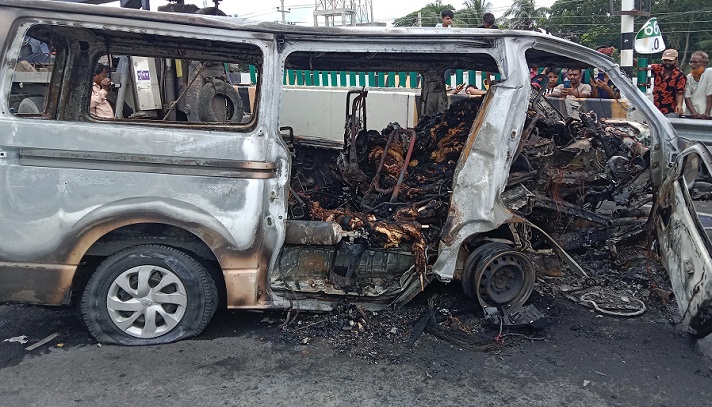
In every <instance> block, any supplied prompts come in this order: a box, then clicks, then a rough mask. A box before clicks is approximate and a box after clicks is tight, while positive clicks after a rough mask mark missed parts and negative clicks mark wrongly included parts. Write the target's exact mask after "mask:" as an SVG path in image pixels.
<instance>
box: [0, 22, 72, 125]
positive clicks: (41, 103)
mask: <svg viewBox="0 0 712 407" xmlns="http://www.w3.org/2000/svg"><path fill="white" fill-rule="evenodd" d="M23 29H24V28H23ZM66 49H67V47H66V42H65V40H64V38H62V37H61V36H59V35H58V34H57V33H55V32H54V31H53V30H52V28H51V27H46V26H41V25H35V26H32V27H29V28H28V29H27V30H26V32H25V34H24V36H22V43H21V45H20V50H19V55H18V60H17V63H16V64H15V67H14V72H13V79H12V88H11V89H10V94H9V97H8V108H9V111H10V113H11V114H13V115H15V116H18V117H35V118H50V117H52V115H53V112H54V110H55V107H54V106H55V105H56V100H57V99H58V95H59V83H61V77H62V74H63V69H64V68H63V65H64V63H65V59H66V53H67V51H66Z"/></svg>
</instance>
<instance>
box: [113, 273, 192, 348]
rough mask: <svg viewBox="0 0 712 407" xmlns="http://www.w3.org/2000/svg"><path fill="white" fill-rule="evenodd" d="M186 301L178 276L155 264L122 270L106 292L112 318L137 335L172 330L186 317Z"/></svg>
mask: <svg viewBox="0 0 712 407" xmlns="http://www.w3.org/2000/svg"><path fill="white" fill-rule="evenodd" d="M187 302H188V296H187V294H186V290H185V286H184V285H183V282H182V281H181V280H180V279H179V278H178V276H176V275H175V274H174V273H173V272H172V271H170V270H167V269H165V268H163V267H159V266H152V265H143V266H137V267H133V268H131V269H129V270H126V271H124V272H123V273H121V275H119V276H118V277H117V278H116V279H115V280H114V281H113V282H112V283H111V286H110V287H109V292H108V294H107V296H106V308H107V310H108V311H109V317H110V318H111V320H112V321H113V322H114V324H115V325H116V326H117V327H118V328H119V329H120V330H121V331H123V332H125V333H126V334H128V335H131V336H134V337H136V338H156V337H158V336H161V335H165V334H166V333H168V332H170V330H171V329H173V328H175V327H176V325H178V324H179V323H180V321H181V319H183V315H185V309H186V304H187Z"/></svg>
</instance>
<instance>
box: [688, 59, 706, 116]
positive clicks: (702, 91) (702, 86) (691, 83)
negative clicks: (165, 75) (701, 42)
mask: <svg viewBox="0 0 712 407" xmlns="http://www.w3.org/2000/svg"><path fill="white" fill-rule="evenodd" d="M708 62H709V56H708V55H707V53H706V52H703V51H696V52H693V53H692V56H691V57H690V65H691V66H692V71H690V73H689V74H688V75H687V86H685V104H686V105H687V109H686V110H685V114H686V115H689V116H692V117H694V118H695V119H709V118H710V110H712V68H707V63H708Z"/></svg>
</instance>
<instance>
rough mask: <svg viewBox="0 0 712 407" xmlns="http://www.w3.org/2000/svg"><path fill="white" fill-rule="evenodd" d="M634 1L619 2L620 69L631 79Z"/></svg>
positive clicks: (624, 0)
mask: <svg viewBox="0 0 712 407" xmlns="http://www.w3.org/2000/svg"><path fill="white" fill-rule="evenodd" d="M634 10H635V1H634V0H622V2H621V68H623V71H625V73H626V74H627V75H628V77H630V78H633V40H634V39H635V32H634V31H635V14H634V12H633V11H634Z"/></svg>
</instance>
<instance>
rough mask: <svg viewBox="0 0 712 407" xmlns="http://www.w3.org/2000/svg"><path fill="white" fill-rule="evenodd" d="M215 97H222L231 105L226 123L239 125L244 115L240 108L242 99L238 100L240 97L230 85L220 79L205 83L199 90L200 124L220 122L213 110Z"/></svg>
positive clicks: (241, 107)
mask: <svg viewBox="0 0 712 407" xmlns="http://www.w3.org/2000/svg"><path fill="white" fill-rule="evenodd" d="M217 95H222V96H223V97H225V98H227V99H229V100H230V103H232V106H233V112H232V116H231V117H229V118H228V119H227V120H226V122H230V123H240V122H241V121H242V117H243V116H244V114H245V112H244V111H243V106H242V98H240V95H239V94H238V93H237V91H236V90H235V88H233V87H232V85H230V84H229V83H226V82H225V81H222V80H220V79H214V80H213V81H212V82H206V83H205V85H203V87H202V88H200V92H199V93H198V119H200V121H201V122H211V123H213V122H221V121H220V120H218V117H217V115H216V114H215V111H214V110H213V98H214V97H215V96H217Z"/></svg>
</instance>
